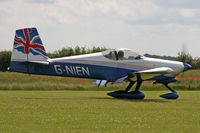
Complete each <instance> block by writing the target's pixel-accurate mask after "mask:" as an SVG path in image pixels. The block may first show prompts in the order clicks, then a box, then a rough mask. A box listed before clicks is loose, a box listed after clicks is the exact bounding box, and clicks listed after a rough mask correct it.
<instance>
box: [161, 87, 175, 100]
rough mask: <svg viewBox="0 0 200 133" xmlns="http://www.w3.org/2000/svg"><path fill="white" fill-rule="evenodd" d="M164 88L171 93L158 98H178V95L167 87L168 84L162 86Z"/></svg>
mask: <svg viewBox="0 0 200 133" xmlns="http://www.w3.org/2000/svg"><path fill="white" fill-rule="evenodd" d="M163 85H164V86H165V87H167V88H168V89H169V90H170V91H171V93H166V94H162V95H160V97H162V98H165V99H177V98H178V94H177V93H176V91H175V90H173V89H172V88H171V87H169V85H168V84H163Z"/></svg>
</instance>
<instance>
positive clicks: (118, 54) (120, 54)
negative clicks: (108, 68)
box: [102, 49, 142, 60]
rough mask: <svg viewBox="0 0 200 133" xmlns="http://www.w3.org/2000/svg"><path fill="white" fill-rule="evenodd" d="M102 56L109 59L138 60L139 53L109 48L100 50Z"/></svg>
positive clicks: (139, 57)
mask: <svg viewBox="0 0 200 133" xmlns="http://www.w3.org/2000/svg"><path fill="white" fill-rule="evenodd" d="M102 54H103V56H104V57H106V58H108V59H111V60H139V59H141V58H142V56H141V55H139V54H137V53H135V52H133V51H131V50H129V49H109V50H106V51H104V52H102Z"/></svg>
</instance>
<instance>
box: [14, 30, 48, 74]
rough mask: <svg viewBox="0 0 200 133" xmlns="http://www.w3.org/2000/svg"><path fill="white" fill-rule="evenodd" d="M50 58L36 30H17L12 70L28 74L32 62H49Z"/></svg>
mask: <svg viewBox="0 0 200 133" xmlns="http://www.w3.org/2000/svg"><path fill="white" fill-rule="evenodd" d="M47 59H48V56H47V54H46V51H45V48H44V46H43V44H42V41H41V39H40V36H39V34H38V32H37V29H36V28H24V29H19V30H16V33H15V38H14V44H13V51H12V57H11V64H10V70H11V71H17V72H28V67H29V66H28V64H29V62H32V61H47Z"/></svg>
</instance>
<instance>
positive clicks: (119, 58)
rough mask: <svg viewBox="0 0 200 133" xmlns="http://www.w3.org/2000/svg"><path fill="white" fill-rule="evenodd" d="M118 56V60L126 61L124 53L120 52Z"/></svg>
mask: <svg viewBox="0 0 200 133" xmlns="http://www.w3.org/2000/svg"><path fill="white" fill-rule="evenodd" d="M117 55H118V60H124V51H122V50H120V51H118V53H117Z"/></svg>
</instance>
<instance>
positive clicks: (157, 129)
mask: <svg viewBox="0 0 200 133" xmlns="http://www.w3.org/2000/svg"><path fill="white" fill-rule="evenodd" d="M107 92H108V91H0V132H1V133H42V132H43V133H54V132H56V133H64V132H66V133H120V132H121V133H134V132H135V133H169V132H176V133H189V132H192V133H198V132H199V131H200V106H199V105H200V91H178V93H179V95H180V98H179V99H178V100H165V99H161V98H159V95H160V94H163V93H166V92H163V91H144V93H145V95H146V98H145V99H144V100H118V99H114V98H111V97H109V96H107V95H106V93H107Z"/></svg>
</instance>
